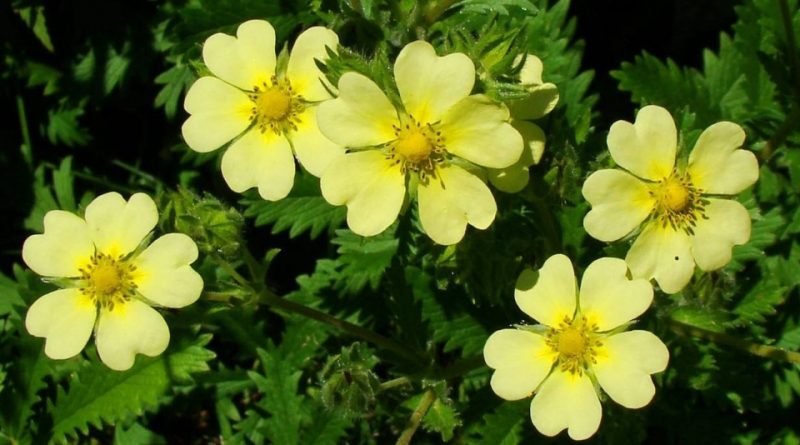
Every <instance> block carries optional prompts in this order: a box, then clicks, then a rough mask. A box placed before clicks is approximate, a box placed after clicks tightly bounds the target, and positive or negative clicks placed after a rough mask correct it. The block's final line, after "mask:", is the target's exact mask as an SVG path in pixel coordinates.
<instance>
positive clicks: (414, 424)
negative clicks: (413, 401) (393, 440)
mask: <svg viewBox="0 0 800 445" xmlns="http://www.w3.org/2000/svg"><path fill="white" fill-rule="evenodd" d="M434 401H436V394H434V393H433V390H431V389H429V390H427V391H425V395H423V396H422V400H420V401H419V404H418V405H417V408H416V409H415V410H414V412H413V413H411V419H409V420H408V426H406V429H404V430H403V432H402V433H400V437H398V438H397V445H408V444H409V443H411V438H412V437H414V433H416V432H417V429H418V428H419V424H420V422H422V418H423V417H425V414H427V413H428V410H429V409H431V405H433V402H434Z"/></svg>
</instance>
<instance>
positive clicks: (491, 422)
mask: <svg viewBox="0 0 800 445" xmlns="http://www.w3.org/2000/svg"><path fill="white" fill-rule="evenodd" d="M529 407H530V401H529V400H521V401H518V402H505V403H502V404H501V405H499V406H498V407H497V408H496V409H495V410H493V411H490V412H487V413H486V414H485V415H484V416H483V419H482V422H481V423H480V425H479V426H478V425H475V426H474V427H473V428H472V430H473V431H472V434H471V436H474V437H475V439H474V440H473V441H472V442H471V443H475V444H476V445H517V444H518V443H520V441H521V430H522V425H523V423H525V422H528V421H529V420H530V415H529V414H528V410H529ZM529 426H530V425H529Z"/></svg>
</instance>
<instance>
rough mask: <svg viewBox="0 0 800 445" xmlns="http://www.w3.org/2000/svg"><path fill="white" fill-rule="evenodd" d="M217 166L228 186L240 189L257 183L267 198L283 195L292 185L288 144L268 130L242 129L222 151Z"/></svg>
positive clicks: (290, 149) (236, 189)
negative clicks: (237, 137) (242, 132)
mask: <svg viewBox="0 0 800 445" xmlns="http://www.w3.org/2000/svg"><path fill="white" fill-rule="evenodd" d="M220 168H221V170H222V177H223V178H225V182H226V183H228V187H230V188H231V190H233V191H234V192H236V193H242V192H244V191H245V190H247V189H249V188H251V187H258V194H259V195H261V197H262V198H264V199H266V200H269V201H277V200H279V199H283V198H285V197H286V195H288V194H289V192H290V191H291V190H292V186H293V185H294V156H292V147H291V146H290V145H289V141H287V140H286V138H285V137H284V136H283V135H279V134H275V133H273V132H272V131H265V132H264V133H262V132H260V131H258V129H252V130H250V131H248V132H247V133H245V134H244V136H242V137H241V138H239V139H237V140H236V141H235V142H234V143H233V144H231V146H230V147H228V149H227V150H226V151H225V154H224V155H222V164H221V165H220Z"/></svg>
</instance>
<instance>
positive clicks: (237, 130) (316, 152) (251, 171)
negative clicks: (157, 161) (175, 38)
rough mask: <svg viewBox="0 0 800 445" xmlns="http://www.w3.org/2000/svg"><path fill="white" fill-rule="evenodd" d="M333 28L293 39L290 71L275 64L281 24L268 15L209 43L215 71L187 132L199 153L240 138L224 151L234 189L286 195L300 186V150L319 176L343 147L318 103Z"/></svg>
mask: <svg viewBox="0 0 800 445" xmlns="http://www.w3.org/2000/svg"><path fill="white" fill-rule="evenodd" d="M338 42H339V38H338V37H337V36H336V33H334V32H333V31H331V30H329V29H327V28H323V27H319V26H317V27H313V28H309V29H307V30H306V31H304V32H303V33H302V34H300V36H298V37H297V40H296V41H295V43H294V47H293V48H292V52H291V55H290V56H289V62H288V65H287V66H286V70H285V72H278V71H276V69H277V68H276V67H277V60H276V56H275V30H274V29H273V28H272V25H270V24H269V22H266V21H263V20H251V21H249V22H245V23H242V24H241V25H240V26H239V28H238V30H237V31H236V36H235V37H234V36H230V35H227V34H223V33H217V34H214V35H212V36H211V37H209V38H208V39H207V40H206V41H205V44H203V60H204V61H205V64H206V66H207V67H208V69H209V70H210V71H211V73H212V74H213V76H204V77H201V78H200V79H198V80H197V81H196V82H195V83H194V84H193V85H192V86H191V88H190V89H189V92H188V93H187V94H186V99H185V101H184V108H185V109H186V111H187V112H188V113H189V114H190V115H191V116H189V119H187V120H186V122H185V123H184V124H183V127H182V132H183V138H184V140H186V143H187V144H188V145H189V147H190V148H191V149H193V150H195V151H198V152H201V153H202V152H209V151H212V150H216V149H217V148H219V147H220V146H222V145H224V144H226V143H228V142H229V141H231V140H233V143H231V144H230V147H228V149H227V150H226V151H225V154H224V155H223V156H222V165H221V169H222V177H223V178H225V182H227V183H228V186H229V187H230V188H231V190H233V191H235V192H239V193H241V192H244V191H245V190H247V189H249V188H251V187H258V193H259V194H260V195H261V197H262V198H264V199H267V200H270V201H275V200H279V199H282V198H284V197H286V195H288V194H289V191H291V189H292V186H293V185H294V174H295V163H294V156H293V155H292V152H294V155H295V156H297V159H298V161H299V162H300V164H302V165H303V167H304V168H305V169H306V170H308V171H309V173H311V174H313V175H315V176H320V175H321V174H322V172H323V171H324V170H325V168H326V167H327V166H328V164H330V162H331V161H332V160H333V159H334V158H336V157H337V156H339V155H341V154H342V153H343V150H342V148H341V147H340V146H338V145H336V144H334V143H333V142H331V141H329V140H328V139H326V138H325V137H324V136H323V135H322V134H321V133H320V132H319V129H318V127H317V121H316V106H317V105H318V104H319V103H320V102H321V101H324V100H326V99H329V98H330V94H329V92H328V88H326V85H325V84H324V83H323V80H322V79H323V77H324V76H322V73H321V72H320V71H319V68H318V67H317V65H316V61H315V59H316V60H325V59H326V58H327V53H326V47H327V48H330V49H332V50H335V49H336V46H337V45H338Z"/></svg>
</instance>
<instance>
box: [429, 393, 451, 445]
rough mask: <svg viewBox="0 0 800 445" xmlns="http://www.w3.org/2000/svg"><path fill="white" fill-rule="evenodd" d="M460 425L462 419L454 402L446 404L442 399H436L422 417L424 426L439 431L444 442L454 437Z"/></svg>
mask: <svg viewBox="0 0 800 445" xmlns="http://www.w3.org/2000/svg"><path fill="white" fill-rule="evenodd" d="M459 425H461V420H460V419H459V418H458V412H457V411H456V410H455V409H454V408H453V406H452V404H446V403H444V402H442V400H441V399H436V400H435V401H434V402H433V404H432V405H431V407H430V409H429V410H428V412H427V413H426V414H425V417H423V418H422V427H423V428H425V430H427V431H435V432H437V433H439V434H440V435H441V436H442V441H444V442H447V441H449V440H450V439H452V438H453V432H454V431H455V429H456V428H457V427H458V426H459Z"/></svg>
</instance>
